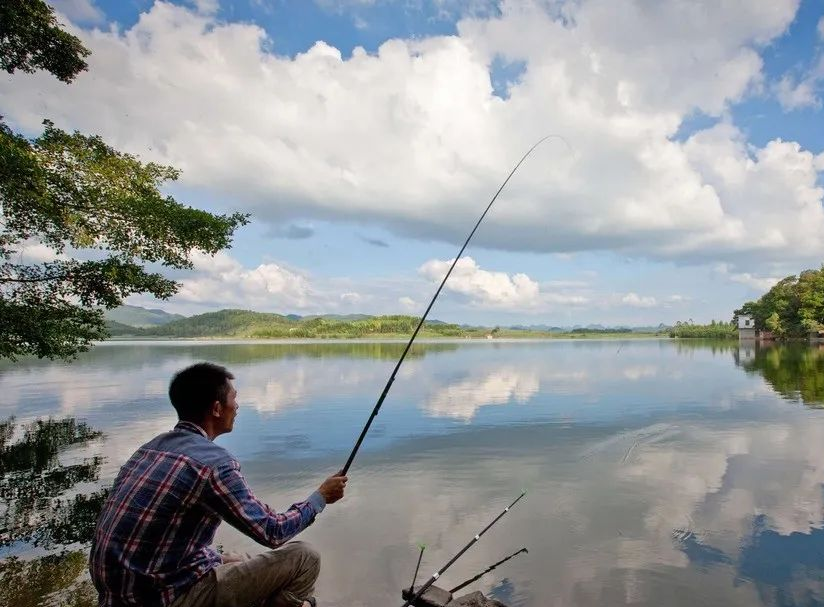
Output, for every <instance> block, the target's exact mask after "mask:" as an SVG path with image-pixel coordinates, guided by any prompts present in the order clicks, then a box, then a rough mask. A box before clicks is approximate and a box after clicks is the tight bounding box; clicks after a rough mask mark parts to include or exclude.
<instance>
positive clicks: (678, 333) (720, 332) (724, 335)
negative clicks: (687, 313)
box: [669, 320, 738, 339]
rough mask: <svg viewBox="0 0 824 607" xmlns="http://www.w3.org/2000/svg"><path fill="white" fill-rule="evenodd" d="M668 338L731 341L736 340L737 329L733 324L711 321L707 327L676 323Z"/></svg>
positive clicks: (689, 323)
mask: <svg viewBox="0 0 824 607" xmlns="http://www.w3.org/2000/svg"><path fill="white" fill-rule="evenodd" d="M669 336H670V337H680V338H685V337H687V338H692V337H696V338H702V339H732V338H738V329H737V328H736V325H735V323H732V322H723V321H720V320H718V321H716V320H713V321H712V322H710V324H708V325H696V324H694V323H692V322H689V321H688V322H682V321H680V320H679V321H678V322H677V323H675V326H674V327H671V328H670V331H669Z"/></svg>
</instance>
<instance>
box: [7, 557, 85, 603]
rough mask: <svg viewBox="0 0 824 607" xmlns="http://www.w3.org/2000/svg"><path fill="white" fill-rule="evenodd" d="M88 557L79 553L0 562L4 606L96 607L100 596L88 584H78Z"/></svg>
mask: <svg viewBox="0 0 824 607" xmlns="http://www.w3.org/2000/svg"><path fill="white" fill-rule="evenodd" d="M87 560H88V556H87V554H86V552H85V551H82V550H76V551H73V552H63V553H60V554H51V555H48V556H45V557H41V558H37V559H34V560H31V561H23V560H20V559H18V558H15V557H11V558H9V559H6V560H5V561H2V562H0V605H9V606H12V605H13V606H14V607H40V606H44V605H50V606H56V607H93V606H95V605H97V592H96V591H95V590H94V587H93V586H92V585H91V582H89V581H88V580H85V581H79V582H78V581H77V578H78V577H80V576H81V574H83V573H84V572H85V570H86V563H87Z"/></svg>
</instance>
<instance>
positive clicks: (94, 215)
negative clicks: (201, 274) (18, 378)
mask: <svg viewBox="0 0 824 607" xmlns="http://www.w3.org/2000/svg"><path fill="white" fill-rule="evenodd" d="M0 23H2V24H3V25H2V28H3V29H2V32H0V62H1V63H0V64H2V66H3V68H4V69H6V71H8V72H10V73H11V72H14V71H15V70H17V69H20V70H23V71H32V70H34V69H36V68H42V69H46V70H49V71H51V72H52V73H53V74H54V75H55V76H57V77H58V78H60V79H61V80H64V81H66V82H69V81H70V80H71V79H72V78H73V77H74V76H75V75H76V74H77V73H78V72H79V71H81V70H83V69H85V67H86V64H85V62H84V61H83V60H82V58H83V57H85V56H86V55H88V51H87V50H86V49H85V48H83V46H82V45H81V44H80V41H79V40H78V39H77V38H75V37H73V36H70V35H69V34H66V33H65V32H62V31H61V30H60V29H59V28H58V27H57V24H56V22H55V20H54V15H53V13H52V11H51V9H50V8H48V7H47V6H46V5H45V4H44V3H43V2H42V1H40V0H12V1H9V2H4V3H3V4H2V8H1V9H0ZM44 124H45V131H44V132H43V134H42V135H40V136H39V137H37V138H35V139H27V138H25V137H23V136H21V135H19V134H16V133H14V132H12V130H11V129H10V128H9V127H8V126H7V125H5V124H4V123H2V122H0V217H2V225H0V316H2V318H3V323H2V325H0V358H3V357H6V358H15V357H17V356H19V355H23V354H34V355H37V356H39V357H49V358H56V357H71V356H73V355H74V354H76V353H77V352H79V351H82V350H85V349H88V347H89V345H90V344H91V342H92V341H93V340H95V339H100V338H103V337H105V336H107V334H108V333H107V331H106V325H105V322H104V319H103V313H102V309H103V308H114V307H117V306H119V305H120V304H121V303H122V301H123V298H124V297H126V296H128V295H131V294H135V293H150V294H152V295H154V296H155V297H158V298H161V299H164V298H167V297H169V296H171V295H172V294H173V293H174V292H175V291H176V289H177V287H178V285H177V283H175V282H174V281H172V280H170V279H168V278H165V277H164V276H163V275H161V274H160V273H157V272H150V271H148V270H147V269H146V267H145V264H146V263H157V264H161V265H163V266H166V267H169V268H190V267H191V265H192V264H191V262H190V261H189V256H190V254H191V253H192V252H193V251H202V252H205V253H208V254H214V253H216V252H218V251H220V250H221V249H224V248H227V247H228V246H229V244H230V242H231V237H232V235H233V233H234V231H235V229H236V228H237V227H238V226H240V225H244V224H245V223H246V222H247V221H248V218H247V216H246V215H242V214H239V213H233V214H230V215H215V214H211V213H207V212H206V211H201V210H198V209H194V208H191V207H187V206H184V205H182V204H180V203H179V202H177V201H176V200H175V199H174V198H172V197H171V196H165V195H163V194H162V193H161V188H162V187H163V185H164V184H166V183H167V182H170V181H174V180H176V179H177V178H178V176H179V172H178V171H177V170H175V169H173V168H171V167H167V166H162V165H159V164H155V163H151V162H150V163H142V162H141V161H140V160H139V159H138V158H136V157H134V156H132V155H130V154H124V153H121V152H118V151H117V150H115V149H113V148H111V147H110V146H108V145H107V144H106V143H105V142H104V141H103V140H102V139H101V138H100V137H95V136H87V135H83V134H81V133H77V132H75V133H67V132H65V131H62V130H61V129H59V128H56V127H55V126H54V125H53V124H52V123H51V122H49V121H44ZM32 243H39V244H42V245H45V246H46V247H48V248H49V249H51V251H52V253H53V255H54V259H52V260H51V261H47V262H44V263H29V264H27V263H23V262H22V261H21V260H22V259H25V257H24V256H22V255H21V251H22V250H23V249H25V247H26V246H28V245H30V244H32ZM78 251H80V252H82V253H81V255H78V256H79V257H82V258H83V260H82V261H81V260H79V259H73V258H71V257H69V256H68V255H67V253H68V252H71V253H77V252H78Z"/></svg>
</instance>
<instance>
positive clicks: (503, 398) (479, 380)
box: [424, 366, 540, 421]
mask: <svg viewBox="0 0 824 607" xmlns="http://www.w3.org/2000/svg"><path fill="white" fill-rule="evenodd" d="M539 387H540V380H539V374H538V372H537V371H536V370H534V369H533V370H529V369H526V370H524V369H517V368H515V367H508V366H503V367H501V368H496V369H494V370H492V371H489V372H486V373H477V372H473V373H472V374H471V376H470V377H467V378H466V379H463V380H460V381H457V382H454V383H452V384H450V385H448V386H445V387H443V388H439V389H438V390H436V391H435V393H434V394H432V396H431V397H429V398H428V399H427V401H426V404H425V405H424V409H425V410H426V412H427V413H428V414H430V415H434V416H436V417H441V416H445V417H452V418H455V419H460V420H463V421H470V420H471V419H472V418H473V417H475V413H476V412H477V410H478V409H479V408H480V407H483V406H487V405H505V404H508V403H510V402H513V401H514V402H516V403H526V402H527V401H529V399H530V398H532V397H533V396H534V395H535V394H536V393H537V392H538V389H539Z"/></svg>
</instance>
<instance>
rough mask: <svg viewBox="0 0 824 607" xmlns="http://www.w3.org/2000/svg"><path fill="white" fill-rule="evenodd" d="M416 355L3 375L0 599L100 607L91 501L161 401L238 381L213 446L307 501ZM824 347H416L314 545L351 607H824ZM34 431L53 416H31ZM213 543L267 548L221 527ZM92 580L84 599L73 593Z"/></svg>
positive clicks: (138, 356)
mask: <svg viewBox="0 0 824 607" xmlns="http://www.w3.org/2000/svg"><path fill="white" fill-rule="evenodd" d="M402 347H403V344H398V343H385V342H384V343H365V342H356V343H323V344H320V343H311V344H274V343H252V344H249V343H234V344H227V343H214V342H208V343H203V344H196V343H191V342H188V343H170V344H161V343H121V344H116V343H108V344H105V345H103V346H100V347H97V348H95V349H94V350H93V351H92V352H90V353H87V354H85V355H83V356H81V357H80V358H79V359H78V360H77V361H75V362H73V363H68V364H67V363H51V362H42V361H23V362H19V363H15V364H9V363H5V364H2V365H0V394H2V399H0V449H2V451H0V605H2V604H14V605H38V604H47V601H46V599H44V598H43V597H45V596H46V595H48V594H49V593H51V592H54V591H55V590H60V589H61V588H62V589H65V588H71V589H72V590H71V591H70V592H68V593H64V595H57V596H54V597H52V600H53V601H54V602H57V603H60V602H62V603H64V604H70V605H84V604H91V603H90V602H89V597H90V593H89V590H90V589H89V587H88V584H87V583H85V584H84V583H83V575H84V574H83V572H84V570H85V553H84V549H85V546H86V542H87V540H88V537H89V533H90V530H91V529H92V527H93V523H94V516H95V514H96V511H97V508H98V507H99V503H100V499H101V493H100V490H101V489H102V488H104V487H105V486H107V485H108V484H109V483H110V482H111V480H112V479H113V477H114V475H115V474H116V472H117V469H118V468H119V466H120V465H121V464H122V463H123V461H124V460H125V459H126V458H127V457H128V456H129V455H130V454H131V453H132V451H133V450H134V449H135V448H136V447H137V446H139V445H140V444H141V443H143V442H145V441H146V440H148V439H150V438H151V437H152V436H154V435H155V434H157V433H159V432H162V431H165V430H167V429H169V428H170V427H171V426H173V425H174V421H175V418H174V412H173V410H172V409H171V407H170V406H169V405H168V403H167V399H166V395H165V392H166V387H167V382H168V380H169V378H170V377H171V375H172V374H173V373H174V371H176V370H177V369H179V368H181V367H183V366H186V365H187V364H189V363H191V362H194V361H198V360H212V361H215V362H218V363H220V364H224V365H226V366H228V367H229V368H230V369H231V370H232V371H233V372H234V373H235V375H236V376H237V380H236V385H237V388H238V392H239V395H238V400H239V402H240V404H241V409H240V414H239V416H238V419H237V422H236V425H235V431H234V432H233V433H231V434H229V435H225V436H223V437H220V438H219V439H218V442H220V443H221V444H222V445H224V446H225V447H226V448H228V449H229V450H230V451H232V452H234V453H235V454H236V455H237V456H238V458H239V459H240V461H241V463H242V465H243V470H244V474H245V475H246V477H247V479H248V480H249V482H250V484H251V486H252V487H253V488H254V489H255V490H256V492H257V493H258V495H259V497H261V498H262V499H264V500H265V501H267V502H269V503H270V504H271V505H273V506H275V507H278V508H285V507H287V506H288V505H289V504H290V503H292V502H293V501H296V500H299V499H302V498H304V497H305V496H306V495H308V493H310V492H311V491H312V490H313V489H314V488H315V487H316V486H317V485H318V484H319V482H320V481H321V480H322V479H323V478H324V476H325V475H327V474H328V473H331V472H334V470H336V469H338V468H340V466H341V465H342V464H343V462H344V461H345V459H346V456H347V455H348V452H349V449H350V448H351V445H352V441H353V440H354V439H355V437H356V436H357V434H358V432H359V431H360V428H361V427H362V424H363V423H364V422H365V420H366V418H367V416H368V413H369V411H370V410H371V408H372V406H373V405H374V401H375V398H376V397H377V395H378V393H379V392H380V389H381V388H382V387H383V384H384V382H385V381H386V378H387V376H388V374H389V372H390V371H391V368H392V366H393V365H394V363H395V361H396V360H397V357H398V356H399V355H400V352H401V350H402ZM819 407H824V349H821V348H815V347H809V346H806V345H794V346H773V347H771V348H761V349H754V348H752V347H750V348H744V347H739V346H738V344H737V343H734V342H733V343H720V344H719V343H711V342H706V343H704V342H684V341H681V342H677V341H668V340H630V341H614V340H609V341H546V342H521V341H519V342H498V341H494V342H488V341H484V342H456V343H447V342H437V343H429V344H420V345H416V347H415V348H414V350H413V351H412V354H411V355H410V358H408V359H407V362H406V363H405V364H404V367H403V368H402V370H401V373H400V375H399V377H398V379H397V381H396V382H395V384H394V386H393V388H392V391H391V393H390V396H389V398H388V399H387V401H386V403H385V405H384V409H383V410H382V411H381V414H380V415H379V416H378V418H377V420H376V422H375V424H374V426H373V429H372V432H371V433H370V435H369V436H368V438H367V441H366V443H365V445H364V449H363V451H362V452H361V455H360V456H359V457H358V459H357V460H356V462H355V465H354V467H353V469H352V470H351V472H350V478H351V481H350V485H349V487H350V488H349V491H348V493H347V497H346V499H345V500H343V501H342V502H340V503H339V504H336V505H333V506H330V507H328V508H327V510H326V511H325V512H324V513H323V514H322V515H321V517H319V519H318V521H317V522H316V524H315V525H314V526H313V527H312V528H310V529H309V530H307V531H306V532H305V533H304V534H303V536H302V539H306V540H308V541H310V542H312V543H313V544H314V545H315V546H316V547H318V548H319V549H320V551H321V553H322V555H323V570H322V573H321V578H320V580H319V584H318V588H317V592H318V596H319V597H322V598H323V600H324V604H325V605H334V606H338V607H343V606H347V607H358V606H370V607H372V606H374V607H378V606H385V605H392V604H398V605H399V604H400V599H399V591H400V588H401V587H402V586H405V585H408V584H409V581H410V578H411V575H412V571H413V569H414V565H415V560H416V558H417V547H416V546H417V544H418V543H420V542H424V543H426V544H427V546H428V548H427V551H426V554H425V556H424V565H423V567H422V576H423V577H426V576H428V575H429V574H431V573H432V572H433V571H434V570H435V569H436V568H437V567H439V566H440V565H442V564H443V563H444V562H445V561H446V560H448V558H449V557H450V556H451V555H452V554H453V553H454V552H456V551H457V550H458V549H459V548H460V547H461V546H462V545H463V544H464V543H466V542H467V541H469V539H471V538H472V536H474V535H475V533H477V532H478V531H479V530H480V529H481V528H483V527H484V526H485V525H486V523H487V522H488V521H490V520H491V519H492V518H494V517H495V516H496V515H497V514H498V513H499V512H500V510H501V509H502V508H503V507H504V506H506V505H507V504H508V503H509V502H510V501H512V499H514V498H515V497H516V496H517V495H518V494H519V493H520V491H521V490H522V489H526V490H528V492H529V493H528V496H527V498H526V499H525V500H523V501H522V502H521V503H520V504H518V506H517V507H516V508H514V509H513V510H512V511H511V512H510V513H509V514H508V515H507V516H506V517H505V518H504V519H502V520H501V521H500V523H499V524H498V525H496V526H495V527H494V528H493V529H492V530H491V531H490V532H489V533H488V534H487V535H486V536H485V537H484V538H483V539H482V540H481V542H479V543H478V544H477V545H476V546H475V547H474V548H473V549H472V550H471V551H470V552H468V553H467V554H466V555H465V556H464V557H463V558H462V559H461V560H460V561H458V563H457V564H456V565H455V566H454V567H453V568H452V569H451V570H450V571H449V572H448V573H447V574H446V575H445V576H444V577H443V578H442V582H443V583H442V585H443V586H445V587H449V586H452V585H457V584H458V583H460V582H461V581H463V580H464V579H466V578H469V577H471V576H473V575H474V574H475V573H477V572H479V571H481V570H482V569H484V568H485V567H486V566H488V565H490V564H492V563H493V562H495V561H497V560H499V559H501V558H503V557H504V556H506V555H508V554H510V553H512V552H514V551H516V550H518V549H519V548H521V547H523V546H525V547H527V548H528V549H529V554H528V555H521V556H519V557H518V558H517V559H514V560H512V561H510V562H508V563H506V564H505V565H502V566H501V567H500V568H499V569H497V570H496V571H495V572H494V573H492V574H489V575H487V576H485V577H484V578H483V579H482V580H480V581H479V582H477V583H476V584H474V585H473V586H472V587H469V588H468V589H467V590H474V589H480V590H483V591H486V592H490V593H491V594H492V595H493V596H495V597H497V598H498V599H500V600H502V601H504V602H508V603H509V604H511V605H513V607H514V606H516V605H524V606H526V605H529V606H536V607H545V606H553V607H554V606H568V605H569V606H571V605H576V606H595V605H598V606H602V605H649V606H653V605H654V606H661V605H776V606H791V605H805V606H806V605H824V411H821V410H819ZM38 420H40V421H38ZM224 527H225V528H222V529H221V531H220V533H219V535H218V541H219V542H220V543H221V544H222V545H224V546H225V547H226V548H227V549H230V550H243V551H255V550H258V548H257V547H256V546H255V545H254V543H253V542H251V541H250V540H247V539H246V538H244V537H243V536H241V535H239V534H238V533H237V532H235V531H234V530H233V529H231V528H229V527H228V526H224ZM78 584H80V585H79V586H78Z"/></svg>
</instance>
